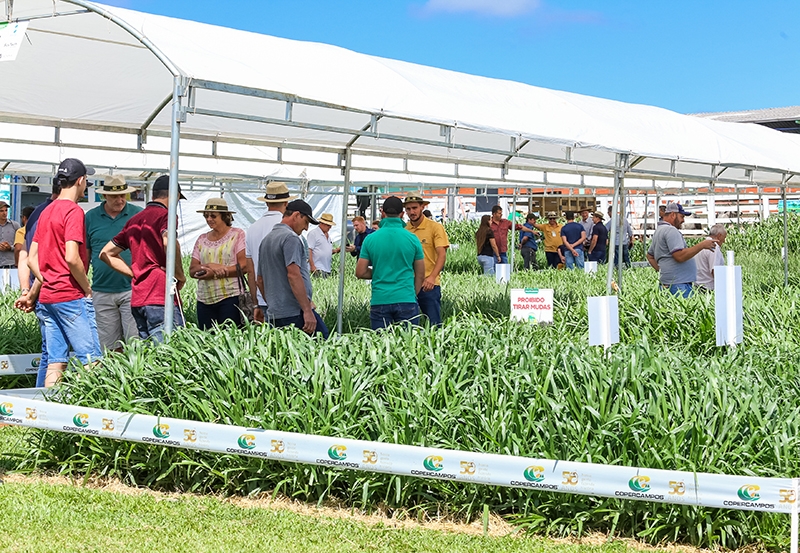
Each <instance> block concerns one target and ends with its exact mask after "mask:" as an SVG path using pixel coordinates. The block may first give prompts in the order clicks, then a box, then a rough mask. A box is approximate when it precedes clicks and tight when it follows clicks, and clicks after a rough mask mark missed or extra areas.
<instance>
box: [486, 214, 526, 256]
mask: <svg viewBox="0 0 800 553" xmlns="http://www.w3.org/2000/svg"><path fill="white" fill-rule="evenodd" d="M489 226H490V227H492V232H493V233H494V239H495V241H496V242H497V250H498V251H499V252H500V263H508V231H509V230H511V229H512V228H514V229H516V230H523V228H522V225H520V224H515V223H512V222H511V221H509V220H508V219H503V208H502V207H500V206H499V205H496V206H494V207H493V208H492V220H491V221H489Z"/></svg>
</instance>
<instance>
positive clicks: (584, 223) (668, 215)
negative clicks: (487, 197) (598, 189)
mask: <svg viewBox="0 0 800 553" xmlns="http://www.w3.org/2000/svg"><path fill="white" fill-rule="evenodd" d="M580 215H581V220H580V221H576V220H575V213H574V212H572V211H567V212H565V213H564V216H565V219H566V224H564V225H562V224H560V223H559V222H558V219H559V217H558V214H556V213H555V212H553V211H550V212H548V213H547V223H537V222H536V219H537V217H536V215H535V214H533V213H529V214H528V215H527V216H526V217H525V223H524V224H522V225H519V224H514V223H512V222H511V221H509V220H508V219H504V218H503V210H502V208H501V207H500V206H494V207H493V208H492V215H491V216H489V215H484V216H483V217H482V218H481V221H480V224H479V226H478V230H477V232H476V233H475V242H476V247H477V252H478V262H479V263H480V265H481V267H482V268H483V272H484V274H486V275H491V274H494V271H495V266H496V265H497V264H498V263H508V257H507V253H506V252H507V250H508V233H509V231H510V230H511V229H512V227H513V228H514V229H515V230H517V231H519V242H518V245H519V249H520V253H521V254H522V259H523V262H524V265H523V266H524V268H525V270H538V269H539V265H538V262H537V260H536V254H537V251H538V249H539V245H538V242H539V241H541V243H542V245H543V246H544V250H545V251H544V253H545V259H546V260H547V266H548V267H549V268H553V269H557V268H566V269H568V270H571V269H576V268H577V269H583V268H584V260H585V259H588V260H589V261H596V262H598V263H606V262H607V260H608V253H609V250H610V249H611V248H614V252H615V253H616V252H617V251H619V248H620V245H621V246H622V248H621V249H622V261H623V263H624V264H625V265H626V266H628V267H630V263H631V261H630V247H631V246H632V245H633V229H632V227H631V225H630V223H629V222H628V221H627V220H624V221H623V225H622V227H621V229H620V228H619V227H616V220H615V218H614V217H612V216H611V215H612V207H611V206H609V208H608V215H609V221H608V222H607V223H605V224H603V219H604V217H603V214H602V213H600V212H599V211H596V212H594V213H591V214H590V212H589V209H583V210H581V212H580ZM689 215H691V213H690V212H688V211H686V210H684V208H683V206H681V204H679V203H673V202H670V203H668V204H666V205H662V206H660V207H659V221H658V225H657V226H656V231H655V233H654V235H653V239H652V241H651V243H650V247H649V249H648V251H647V260H648V262H649V263H650V265H651V266H652V267H653V269H655V270H656V271H658V273H659V282H660V284H661V286H662V287H663V288H664V289H666V290H668V291H669V292H670V293H672V294H674V295H680V296H682V297H687V296H689V295H690V294H691V293H692V292H693V291H695V290H698V289H700V290H713V289H714V267H715V266H720V265H723V264H724V260H723V258H722V250H721V248H720V246H721V245H723V244H724V243H725V238H726V237H727V232H726V230H725V227H724V226H723V225H720V224H716V225H714V226H712V227H711V228H710V229H709V235H708V237H706V238H705V239H704V240H701V241H700V242H698V243H697V244H695V245H693V246H691V247H689V246H687V244H686V240H685V238H684V237H683V234H682V233H681V232H680V229H681V227H682V226H683V222H684V218H685V217H686V216H689ZM590 217H591V219H590ZM615 227H616V228H615ZM612 229H614V232H613V233H612ZM612 234H613V235H614V240H613V244H612V243H611V238H610V236H611V235H612Z"/></svg>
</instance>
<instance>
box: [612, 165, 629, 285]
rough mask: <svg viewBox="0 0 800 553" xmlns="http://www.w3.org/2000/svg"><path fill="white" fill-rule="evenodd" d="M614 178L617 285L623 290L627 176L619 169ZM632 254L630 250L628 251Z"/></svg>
mask: <svg viewBox="0 0 800 553" xmlns="http://www.w3.org/2000/svg"><path fill="white" fill-rule="evenodd" d="M620 158H621V160H622V163H626V162H627V156H625V155H621V156H620ZM614 179H615V180H619V186H618V188H619V217H617V227H618V232H619V234H618V236H619V244H618V245H617V287H618V288H619V289H620V290H621V289H622V262H623V257H622V250H623V248H624V247H625V246H624V244H625V239H626V237H627V236H626V234H625V214H626V212H627V210H626V209H625V177H624V173H623V172H622V170H621V169H620V170H618V171H617V172H616V173H615V174H614ZM628 255H630V252H628Z"/></svg>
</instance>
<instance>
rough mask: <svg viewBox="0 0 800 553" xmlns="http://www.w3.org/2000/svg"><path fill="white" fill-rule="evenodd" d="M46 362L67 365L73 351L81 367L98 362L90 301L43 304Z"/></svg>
mask: <svg viewBox="0 0 800 553" xmlns="http://www.w3.org/2000/svg"><path fill="white" fill-rule="evenodd" d="M42 311H43V313H44V316H45V321H44V327H45V340H46V342H47V362H48V363H49V364H51V365H52V364H53V363H66V362H67V361H68V360H69V349H70V346H71V347H72V349H73V351H74V352H75V357H77V358H78V360H79V361H80V362H81V363H83V364H84V365H86V364H88V363H91V362H92V361H96V360H98V359H100V358H101V357H102V356H103V355H102V353H101V352H100V340H99V339H98V337H97V322H96V320H95V316H94V304H93V303H92V299H91V298H80V299H77V300H72V301H65V302H61V303H43V304H42Z"/></svg>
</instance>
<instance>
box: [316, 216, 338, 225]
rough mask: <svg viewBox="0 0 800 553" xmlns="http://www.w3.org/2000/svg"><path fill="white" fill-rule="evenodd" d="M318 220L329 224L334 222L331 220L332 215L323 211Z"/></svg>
mask: <svg viewBox="0 0 800 553" xmlns="http://www.w3.org/2000/svg"><path fill="white" fill-rule="evenodd" d="M318 220H319V222H320V223H321V224H323V225H330V226H334V225H335V224H336V223H334V222H333V215H331V214H330V213H323V214H322V215H320V216H319V219H318Z"/></svg>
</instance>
